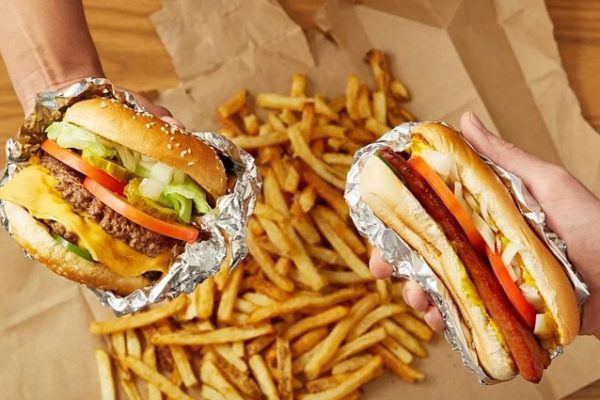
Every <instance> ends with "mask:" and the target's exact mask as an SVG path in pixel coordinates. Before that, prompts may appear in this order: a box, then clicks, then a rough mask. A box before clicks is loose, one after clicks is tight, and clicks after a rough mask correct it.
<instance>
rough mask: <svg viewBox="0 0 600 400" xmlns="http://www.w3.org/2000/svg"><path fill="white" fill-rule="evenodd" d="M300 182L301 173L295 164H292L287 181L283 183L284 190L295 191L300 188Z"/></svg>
mask: <svg viewBox="0 0 600 400" xmlns="http://www.w3.org/2000/svg"><path fill="white" fill-rule="evenodd" d="M299 184H300V174H299V173H298V171H296V168H294V166H292V165H290V167H289V169H288V172H287V175H286V177H285V182H284V183H283V190H284V191H286V192H288V193H295V192H296V191H297V190H298V185H299Z"/></svg>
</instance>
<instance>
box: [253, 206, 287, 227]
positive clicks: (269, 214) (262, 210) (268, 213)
mask: <svg viewBox="0 0 600 400" xmlns="http://www.w3.org/2000/svg"><path fill="white" fill-rule="evenodd" d="M254 215H256V216H257V217H259V218H264V219H270V220H271V221H275V222H283V221H284V220H285V217H284V216H283V214H281V213H280V212H279V211H277V210H275V209H274V208H273V207H271V206H270V205H268V204H265V203H260V202H259V203H256V208H255V209H254Z"/></svg>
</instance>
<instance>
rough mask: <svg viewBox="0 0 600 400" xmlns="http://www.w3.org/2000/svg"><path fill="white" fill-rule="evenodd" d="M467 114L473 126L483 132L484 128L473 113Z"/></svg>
mask: <svg viewBox="0 0 600 400" xmlns="http://www.w3.org/2000/svg"><path fill="white" fill-rule="evenodd" d="M469 114H470V115H469V119H470V120H471V122H472V123H473V125H475V126H476V127H477V128H479V129H481V130H482V131H485V130H486V128H485V126H484V125H483V122H481V120H480V119H479V117H478V116H477V115H476V114H475V113H474V112H470V113H469Z"/></svg>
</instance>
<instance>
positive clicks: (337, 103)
mask: <svg viewBox="0 0 600 400" xmlns="http://www.w3.org/2000/svg"><path fill="white" fill-rule="evenodd" d="M329 107H330V108H331V109H332V110H333V111H335V112H336V113H339V112H341V111H342V110H344V109H345V108H346V96H345V95H341V96H337V97H334V98H333V99H331V101H330V102H329Z"/></svg>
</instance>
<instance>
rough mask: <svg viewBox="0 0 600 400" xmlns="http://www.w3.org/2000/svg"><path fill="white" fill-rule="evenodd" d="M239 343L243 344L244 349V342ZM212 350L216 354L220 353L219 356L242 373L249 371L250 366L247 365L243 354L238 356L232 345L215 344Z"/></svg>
mask: <svg viewBox="0 0 600 400" xmlns="http://www.w3.org/2000/svg"><path fill="white" fill-rule="evenodd" d="M239 343H242V347H243V342H239ZM212 349H213V350H214V351H215V352H217V353H219V355H220V356H221V357H223V358H224V359H226V360H227V362H229V363H230V364H231V365H233V366H234V367H235V368H236V369H238V370H239V371H240V372H242V373H247V372H248V371H249V370H248V364H246V361H245V360H244V359H243V358H242V357H243V354H242V355H239V354H236V353H235V351H234V349H233V346H232V345H230V344H215V345H213V346H212ZM217 366H218V365H217Z"/></svg>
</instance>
